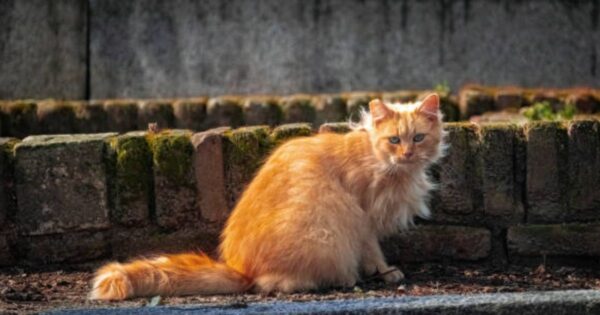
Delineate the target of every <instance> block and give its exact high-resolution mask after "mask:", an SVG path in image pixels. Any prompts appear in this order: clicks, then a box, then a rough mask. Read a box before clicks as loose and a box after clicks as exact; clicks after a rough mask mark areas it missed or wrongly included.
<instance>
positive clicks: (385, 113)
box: [363, 94, 445, 169]
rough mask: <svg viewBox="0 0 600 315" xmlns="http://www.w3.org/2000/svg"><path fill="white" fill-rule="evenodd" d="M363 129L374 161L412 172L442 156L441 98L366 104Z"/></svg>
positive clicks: (433, 95) (434, 96)
mask: <svg viewBox="0 0 600 315" xmlns="http://www.w3.org/2000/svg"><path fill="white" fill-rule="evenodd" d="M369 111H370V113H368V114H367V115H366V116H365V117H363V118H365V119H364V121H363V127H364V128H365V129H367V131H368V132H369V135H370V138H371V143H372V145H373V150H374V152H375V155H376V156H377V158H378V159H379V160H380V161H382V162H383V163H385V165H387V166H389V167H392V168H394V169H413V168H414V167H415V166H427V165H429V164H431V163H434V162H436V161H437V160H438V159H439V158H440V157H441V156H442V154H443V151H444V148H445V145H444V130H443V124H442V113H441V112H440V98H439V96H438V95H437V94H430V95H428V96H426V97H425V98H424V99H423V100H422V101H417V102H414V103H407V104H400V103H395V104H388V103H385V102H382V101H381V100H378V99H375V100H372V101H371V102H370V103H369Z"/></svg>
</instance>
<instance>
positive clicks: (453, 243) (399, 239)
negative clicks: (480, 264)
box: [382, 226, 491, 262]
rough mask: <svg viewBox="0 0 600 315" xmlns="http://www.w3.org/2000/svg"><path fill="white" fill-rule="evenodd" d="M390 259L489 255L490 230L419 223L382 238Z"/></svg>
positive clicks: (461, 257)
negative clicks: (409, 229)
mask: <svg viewBox="0 0 600 315" xmlns="http://www.w3.org/2000/svg"><path fill="white" fill-rule="evenodd" d="M382 245H383V250H384V253H385V255H386V256H387V258H388V260H389V261H390V262H423V261H436V260H445V259H453V260H469V261H474V260H479V259H483V258H486V257H488V255H489V253H490V248H491V234H490V231H488V230H486V229H482V228H474V227H464V226H419V227H417V228H416V229H414V230H412V231H409V232H406V233H402V234H399V235H398V236H394V237H392V238H390V239H388V240H386V241H384V242H383V244H382Z"/></svg>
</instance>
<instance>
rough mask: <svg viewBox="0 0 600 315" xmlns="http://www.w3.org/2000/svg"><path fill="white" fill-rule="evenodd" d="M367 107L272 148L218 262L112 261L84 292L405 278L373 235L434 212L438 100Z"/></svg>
mask: <svg viewBox="0 0 600 315" xmlns="http://www.w3.org/2000/svg"><path fill="white" fill-rule="evenodd" d="M369 108H370V113H366V112H364V113H362V119H361V122H360V123H359V124H357V125H355V126H354V127H353V131H352V132H350V133H347V134H344V135H341V134H333V133H325V134H319V135H315V136H312V137H306V138H297V139H294V140H291V141H289V142H287V143H285V144H283V145H281V146H280V147H279V148H278V149H276V150H275V151H274V152H273V153H272V155H271V156H270V157H269V158H268V159H267V161H266V162H265V164H264V165H263V167H262V168H261V169H260V170H259V172H258V174H257V175H256V177H255V178H254V180H253V181H252V182H251V183H250V185H249V186H248V187H247V189H246V191H245V192H244V193H243V195H242V197H241V199H240V201H239V203H238V204H237V206H236V207H235V209H234V211H233V212H232V214H231V216H230V217H229V219H228V221H227V224H226V227H225V229H224V231H223V233H222V242H221V245H220V247H219V250H220V259H218V260H213V259H211V258H209V257H208V256H206V255H204V254H202V253H185V254H179V255H163V256H159V257H156V258H153V259H142V260H136V261H133V262H129V263H125V264H121V263H111V264H108V265H105V266H104V267H102V268H100V269H99V270H98V272H97V274H96V277H95V279H94V281H93V289H92V291H91V293H90V298H92V299H106V300H121V299H126V298H130V297H134V296H152V295H190V294H221V293H240V292H245V291H249V290H254V291H256V292H263V293H267V292H273V291H279V292H296V291H305V290H310V289H315V288H318V287H326V286H353V285H354V284H355V282H356V281H357V280H358V279H359V275H360V274H361V272H362V273H364V274H367V275H372V274H376V273H379V274H380V275H381V276H382V278H383V279H384V280H385V281H388V282H397V281H399V280H401V279H402V278H403V277H404V275H403V274H402V272H401V271H400V270H398V269H395V268H392V267H390V266H389V265H388V264H387V263H386V261H385V258H384V256H383V253H382V251H381V248H380V246H379V240H380V239H381V238H383V237H385V236H388V235H390V234H392V233H394V232H396V231H397V230H398V229H400V228H406V227H407V226H409V225H410V224H412V220H413V218H414V217H415V216H421V217H427V216H428V215H429V209H428V208H427V205H426V199H427V195H428V191H429V190H431V189H432V186H433V185H432V183H431V182H430V180H429V179H428V177H427V175H426V168H427V167H428V166H429V165H430V164H432V163H434V162H435V161H437V160H438V159H439V158H440V156H441V155H442V151H443V147H444V141H443V135H444V132H443V129H442V128H443V126H442V117H441V113H440V111H439V97H438V96H437V95H436V94H431V95H429V96H427V97H426V98H425V99H424V100H422V101H421V102H416V103H412V104H385V103H383V102H382V101H380V100H373V101H371V102H370V103H369Z"/></svg>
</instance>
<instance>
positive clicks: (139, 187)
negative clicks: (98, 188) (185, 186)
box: [111, 132, 153, 226]
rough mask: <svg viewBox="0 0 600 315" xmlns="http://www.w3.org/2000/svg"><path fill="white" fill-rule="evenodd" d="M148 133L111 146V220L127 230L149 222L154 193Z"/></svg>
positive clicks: (129, 136)
mask: <svg viewBox="0 0 600 315" xmlns="http://www.w3.org/2000/svg"><path fill="white" fill-rule="evenodd" d="M146 136H147V135H146V133H145V132H130V133H127V134H125V135H122V136H119V137H116V138H115V139H113V141H112V142H111V146H112V148H113V150H114V152H115V156H114V158H115V160H114V165H115V169H114V176H115V179H114V181H113V185H114V187H113V191H112V199H113V212H112V219H113V221H114V222H117V223H119V224H122V225H126V226H139V225H143V224H145V223H147V222H148V219H149V216H150V205H151V202H150V201H151V197H152V192H153V184H152V182H153V176H152V152H151V151H150V146H149V145H148V142H147V141H146Z"/></svg>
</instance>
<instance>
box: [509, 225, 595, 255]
mask: <svg viewBox="0 0 600 315" xmlns="http://www.w3.org/2000/svg"><path fill="white" fill-rule="evenodd" d="M598 240H600V224H597V223H593V224H577V223H574V224H553V225H522V226H513V227H510V228H509V229H508V232H507V235H506V241H507V247H508V251H509V255H519V256H542V255H551V256H552V255H555V256H570V255H573V256H600V242H599V241H598Z"/></svg>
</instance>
